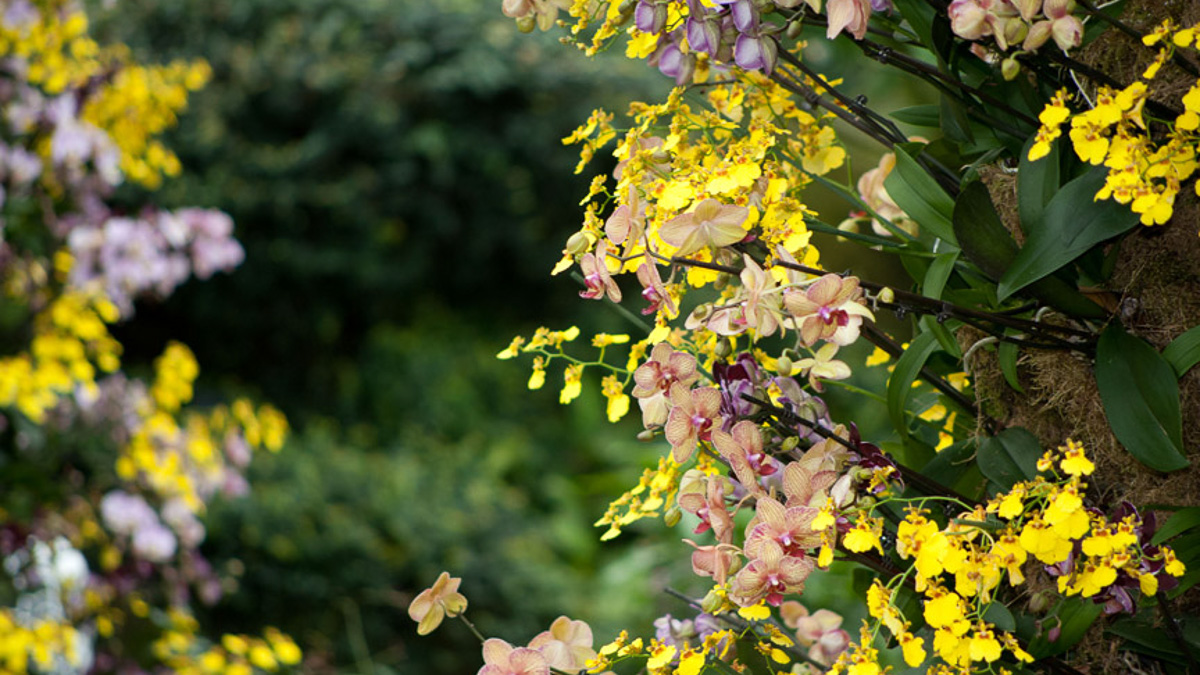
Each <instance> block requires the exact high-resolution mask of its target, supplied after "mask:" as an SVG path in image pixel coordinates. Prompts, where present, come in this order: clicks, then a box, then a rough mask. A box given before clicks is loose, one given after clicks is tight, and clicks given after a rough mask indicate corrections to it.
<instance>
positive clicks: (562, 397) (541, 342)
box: [496, 326, 646, 422]
mask: <svg viewBox="0 0 1200 675" xmlns="http://www.w3.org/2000/svg"><path fill="white" fill-rule="evenodd" d="M578 337H579V328H578V327H577V326H571V327H570V328H568V329H566V330H558V331H552V330H550V329H548V328H544V327H543V328H538V329H537V331H536V332H535V333H534V334H533V337H531V338H530V339H529V340H528V341H526V340H525V338H523V337H521V336H519V335H518V336H516V337H514V338H513V340H512V342H511V343H509V345H508V347H506V348H505V349H503V350H502V351H501V352H500V353H498V354H496V358H498V359H500V360H502V361H504V360H508V359H511V358H515V357H516V356H517V355H518V354H522V353H530V352H532V353H534V354H537V355H538V356H535V357H534V359H533V372H532V374H531V375H530V376H529V384H528V386H529V388H530V389H541V388H542V387H543V386H544V385H545V384H546V366H547V365H549V364H550V362H551V361H553V360H554V359H562V360H565V361H566V362H567V367H566V369H565V370H564V371H563V388H562V390H561V391H560V392H559V397H558V400H559V402H560V403H562V404H563V405H567V404H569V403H571V402H572V401H574V400H575V399H576V398H579V396H580V394H582V393H583V371H584V369H585V368H586V367H588V366H600V367H603V368H606V369H608V370H610V371H612V372H611V373H610V374H608V375H606V376H605V377H604V379H603V380H602V381H601V383H600V387H601V388H600V391H601V393H602V394H603V395H604V398H605V400H606V401H607V410H606V412H607V415H608V420H609V421H610V422H617V421H619V420H620V419H621V418H622V417H624V416H625V415H626V414H627V413H628V412H629V404H630V400H629V395H628V394H626V393H625V388H626V387H627V386H629V381H630V378H631V375H630V373H631V371H632V370H633V368H636V367H637V362H636V359H635V358H634V357H633V356H631V357H630V367H629V368H625V369H622V368H617V367H614V366H610V365H608V364H607V363H605V361H604V351H605V349H606V348H608V347H611V346H613V345H623V344H628V343H629V336H628V335H624V334H617V335H612V334H609V333H597V334H596V335H594V336H593V337H592V346H593V347H596V348H597V349H599V350H600V354H599V356H597V357H596V359H595V360H594V361H586V362H585V361H581V360H579V359H576V358H575V357H573V356H570V355H569V354H567V353H566V352H565V351H563V345H564V344H566V343H568V342H573V341H574V340H575V339H576V338H578ZM645 347H646V344H645V342H639V343H638V344H637V345H634V348H633V350H632V351H633V353H634V354H637V355H639V356H640V355H641V354H644V353H645Z"/></svg>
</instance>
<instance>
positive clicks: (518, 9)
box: [500, 0, 533, 19]
mask: <svg viewBox="0 0 1200 675" xmlns="http://www.w3.org/2000/svg"><path fill="white" fill-rule="evenodd" d="M500 11H501V12H503V13H504V16H507V17H511V18H514V19H519V18H521V17H523V16H526V15H528V14H529V13H530V12H532V11H533V4H532V3H531V2H530V1H529V0H504V2H503V3H501V5H500Z"/></svg>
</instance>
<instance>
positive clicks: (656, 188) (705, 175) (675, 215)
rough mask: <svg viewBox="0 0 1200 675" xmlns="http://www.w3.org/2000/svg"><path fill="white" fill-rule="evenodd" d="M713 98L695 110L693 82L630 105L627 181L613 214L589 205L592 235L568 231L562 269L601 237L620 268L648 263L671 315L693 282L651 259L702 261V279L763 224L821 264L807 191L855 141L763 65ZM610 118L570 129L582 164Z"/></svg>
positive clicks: (764, 236) (692, 271)
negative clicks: (656, 100) (665, 278)
mask: <svg viewBox="0 0 1200 675" xmlns="http://www.w3.org/2000/svg"><path fill="white" fill-rule="evenodd" d="M704 102H705V104H706V106H705V108H703V109H699V110H697V109H694V108H693V107H692V105H690V104H689V103H687V102H685V100H684V90H683V89H675V90H674V91H673V92H672V93H671V95H670V96H669V97H668V99H667V101H666V102H664V103H662V104H659V105H649V104H645V103H634V104H632V105H631V106H630V117H631V118H632V127H631V128H630V129H629V130H628V131H627V132H626V133H625V135H624V137H623V138H622V139H621V141H620V142H619V143H618V144H617V146H616V149H615V150H614V151H613V155H614V156H615V157H616V158H617V160H618V171H617V173H616V175H617V184H616V186H615V189H613V190H612V191H611V193H609V195H610V197H613V198H615V200H614V202H613V203H614V204H615V208H614V210H613V213H612V215H611V216H610V217H609V218H608V220H607V221H603V222H602V221H601V220H600V218H599V217H597V216H596V215H595V213H594V211H589V217H588V218H587V219H586V220H585V223H584V227H583V230H581V231H580V232H579V233H577V234H576V235H575V236H574V237H573V238H572V240H571V241H572V242H577V243H578V244H581V245H578V246H572V245H571V242H568V246H567V249H566V251H564V254H565V257H564V261H563V262H562V263H560V266H559V268H558V269H561V268H562V267H563V265H564V263H565V264H567V265H569V264H570V262H571V261H572V260H573V259H577V258H579V257H580V255H582V254H583V252H584V251H586V250H587V249H588V248H590V246H591V244H592V243H593V242H601V243H602V244H603V246H604V248H603V250H605V251H612V252H613V253H614V257H612V258H608V257H606V258H605V263H606V266H607V267H608V271H609V272H611V273H635V272H636V273H638V276H639V280H640V281H641V282H642V285H643V287H645V288H648V289H650V290H651V291H653V292H654V295H655V296H656V297H658V298H659V300H660V301H659V302H658V303H657V304H655V305H652V310H653V311H654V312H655V313H656V318H657V320H656V324H657V325H659V326H663V325H665V321H666V320H667V319H670V318H673V317H674V315H675V313H676V312H677V309H676V308H677V307H678V305H679V299H680V296H681V295H682V293H683V291H684V290H685V289H684V286H683V285H682V284H670V283H668V284H665V285H664V284H662V282H661V281H657V282H656V281H654V280H655V279H657V273H656V272H651V271H649V270H648V269H647V266H649V265H655V264H660V263H662V262H663V257H664V256H671V255H682V256H687V257H689V258H691V259H692V260H696V261H699V262H700V263H701V265H696V266H691V267H689V268H688V270H687V274H686V281H687V282H688V284H690V285H691V286H694V287H701V286H704V285H707V284H710V283H713V282H715V281H717V279H718V278H719V273H718V272H717V271H715V270H712V269H705V268H704V267H703V263H707V262H713V261H714V257H713V256H714V255H715V254H716V253H715V252H716V251H717V249H718V248H720V247H722V246H726V245H728V244H729V243H733V242H734V241H736V240H738V239H741V238H742V237H743V236H745V235H746V234H751V233H753V234H754V235H755V236H757V238H759V239H760V240H761V241H763V242H764V243H765V244H766V245H767V247H768V249H769V250H770V251H771V252H772V253H774V252H775V251H776V250H778V249H779V248H782V249H784V250H786V251H788V252H789V253H790V254H793V255H795V256H796V257H798V258H802V259H803V261H804V262H805V263H808V264H815V263H816V260H817V252H816V249H815V248H812V247H810V246H809V245H808V244H809V238H810V233H809V231H808V228H807V227H806V225H805V218H806V217H807V216H810V215H811V212H810V211H809V210H808V209H807V208H806V207H805V206H804V204H803V203H802V202H801V201H800V200H799V199H798V197H797V195H798V193H799V191H800V190H801V189H802V188H804V187H805V186H806V185H808V184H809V183H810V182H811V181H812V178H811V176H812V175H823V174H825V173H828V172H829V171H832V170H834V169H836V168H838V167H840V166H842V165H843V163H844V162H845V150H844V149H843V148H842V147H841V146H840V145H839V144H838V143H837V139H836V136H835V134H834V132H833V129H832V128H831V127H829V126H827V125H826V123H825V120H824V119H823V118H817V117H814V116H813V115H812V114H810V113H809V112H807V111H805V110H802V109H800V108H799V107H797V106H796V104H795V102H794V101H793V99H792V97H791V95H790V93H789V92H788V91H787V90H785V89H784V88H783V87H781V86H780V85H779V84H778V83H776V82H774V81H773V80H770V79H768V78H766V77H764V76H762V75H761V74H758V73H741V72H739V73H738V74H737V75H736V79H735V80H734V81H731V82H728V83H722V84H720V85H718V86H713V87H709V88H707V90H706V100H705V101H704ZM608 119H609V118H608V117H607V116H604V115H603V114H602V113H600V112H599V111H598V112H597V113H595V114H593V116H592V118H591V119H589V121H588V122H587V123H586V124H585V125H583V126H582V127H580V129H578V130H576V132H575V133H574V134H572V135H571V136H569V137H567V138H566V139H564V140H565V141H567V142H578V143H581V144H582V145H583V149H582V151H581V166H582V164H583V163H586V161H587V160H589V159H590V158H591V157H592V156H593V155H594V154H595V152H596V151H597V150H598V149H599V147H600V145H601V144H602V141H604V140H606V139H607V138H610V137H613V136H614V134H613V133H612V132H611V128H610V127H609V126H608ZM664 124H665V125H666V127H665V130H664V128H663V127H664ZM601 185H602V184H601V183H598V182H597V183H593V189H592V191H593V192H600V191H602V190H603V188H602V187H601ZM589 198H590V195H589ZM740 210H744V214H745V215H744V218H742V217H741V216H738V218H741V221H742V222H741V223H740V225H737V226H734V225H733V224H732V223H730V224H723V225H722V226H720V227H723V228H724V229H725V230H728V231H727V232H726V231H721V232H720V233H717V234H714V233H713V230H712V229H711V228H713V227H716V226H714V225H710V224H709V223H716V222H718V221H720V222H722V223H724V222H725V221H726V220H729V219H731V218H733V217H734V216H733V214H734V213H742V212H743V211H740ZM707 214H713V215H711V216H710V215H707ZM689 217H690V218H691V219H692V222H693V224H694V226H695V228H696V232H695V233H693V234H691V235H684V234H679V233H678V232H673V233H668V234H666V235H665V236H664V234H663V233H664V231H667V230H672V228H669V227H667V226H668V224H669V223H675V225H674V226H672V227H673V230H674V231H678V230H680V225H679V223H680V222H681V219H684V220H686V219H687V218H689ZM706 228H708V229H706ZM730 240H733V241H730ZM596 250H597V251H600V250H602V249H601V248H600V245H597V247H596ZM597 255H600V253H597ZM585 257H586V256H585ZM618 261H620V262H618ZM639 269H642V270H644V271H642V272H639ZM776 274H777V276H778V275H779V274H781V272H776ZM660 287H661V288H660ZM648 292H649V291H648ZM668 296H669V299H668ZM648 311H649V310H648Z"/></svg>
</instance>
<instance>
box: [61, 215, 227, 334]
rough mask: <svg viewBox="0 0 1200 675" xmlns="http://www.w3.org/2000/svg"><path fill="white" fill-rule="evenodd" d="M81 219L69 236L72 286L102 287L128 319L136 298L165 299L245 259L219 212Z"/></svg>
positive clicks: (223, 216)
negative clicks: (190, 280)
mask: <svg viewBox="0 0 1200 675" xmlns="http://www.w3.org/2000/svg"><path fill="white" fill-rule="evenodd" d="M82 220H83V219H82V218H80V219H78V220H76V221H74V222H77V223H78V224H76V225H74V226H73V227H71V228H70V234H69V235H68V236H67V246H68V248H69V250H70V251H71V254H72V255H73V256H74V258H75V264H74V266H73V267H72V268H71V275H70V282H71V284H72V285H74V286H76V287H79V288H86V287H89V286H92V285H98V286H100V287H101V289H102V290H103V291H104V293H105V294H106V295H107V296H108V297H109V299H110V300H112V301H113V302H114V303H115V304H116V305H117V306H118V307H119V308H120V309H121V312H122V314H123V315H125V316H128V315H129V314H131V313H132V312H133V301H134V300H135V299H136V298H137V297H138V296H141V295H144V294H153V295H155V296H157V297H159V298H163V297H166V296H168V295H170V294H171V292H172V291H174V290H175V288H176V287H178V286H179V285H180V284H182V283H183V282H184V281H186V280H187V279H188V277H190V276H191V275H193V274H194V275H195V276H196V277H198V278H200V279H207V278H208V277H210V276H212V275H213V273H215V272H217V271H229V270H232V269H233V268H235V267H237V266H238V265H239V264H241V262H242V259H243V258H244V257H245V252H244V251H243V250H242V246H241V244H239V243H238V242H237V240H235V239H234V238H233V221H232V220H231V219H230V218H229V216H227V215H226V214H224V213H222V212H220V211H215V210H210V209H197V208H188V209H180V210H178V211H174V212H171V211H147V212H145V213H143V214H142V215H141V216H139V217H137V218H130V217H125V216H111V215H110V216H109V217H107V218H105V219H104V220H102V221H101V222H99V223H98V224H90V223H87V222H80V221H82Z"/></svg>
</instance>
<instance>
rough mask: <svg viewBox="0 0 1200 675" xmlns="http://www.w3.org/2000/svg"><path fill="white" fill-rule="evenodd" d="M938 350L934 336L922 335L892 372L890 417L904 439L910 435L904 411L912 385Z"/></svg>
mask: <svg viewBox="0 0 1200 675" xmlns="http://www.w3.org/2000/svg"><path fill="white" fill-rule="evenodd" d="M937 348H938V343H937V339H936V338H934V336H933V335H932V334H930V333H921V334H920V335H918V336H916V337H915V338H913V340H912V343H911V344H909V345H908V349H906V350H904V353H903V354H901V355H900V358H899V359H897V360H896V367H895V369H894V370H892V375H891V377H889V378H888V385H887V407H888V416H889V417H890V418H891V420H892V425H893V426H895V427H896V431H898V432H899V433H900V436H901V437H902V438H903V437H905V436H907V435H908V420H907V419H906V418H905V416H904V410H905V408H906V407H907V405H908V397H909V394H910V393H911V392H912V383H913V381H914V380H916V379H917V374H918V373H920V372H921V368H922V367H923V366H924V365H925V362H926V361H927V360H929V355H930V354H932V353H933V352H934V351H935V350H937Z"/></svg>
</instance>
